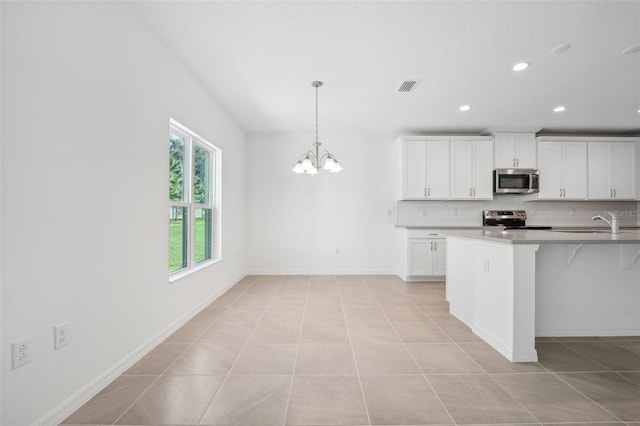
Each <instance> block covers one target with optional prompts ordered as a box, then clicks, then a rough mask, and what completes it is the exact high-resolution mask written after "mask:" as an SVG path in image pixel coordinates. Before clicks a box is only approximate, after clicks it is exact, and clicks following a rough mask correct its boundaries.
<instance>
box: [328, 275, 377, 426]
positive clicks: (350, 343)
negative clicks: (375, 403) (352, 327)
mask: <svg viewBox="0 0 640 426" xmlns="http://www.w3.org/2000/svg"><path fill="white" fill-rule="evenodd" d="M359 277H360V281H362V284H363V285H366V284H365V282H364V280H363V279H362V276H359ZM367 289H368V287H367ZM336 291H337V292H338V300H340V310H341V311H342V318H343V319H344V328H345V329H346V331H347V338H348V339H349V347H350V348H351V356H352V357H353V364H354V366H355V368H356V377H357V378H358V385H360V394H361V395H362V403H363V404H364V412H365V414H366V415H367V422H368V424H369V426H371V416H370V415H369V407H368V405H367V398H366V397H365V395H364V387H363V386H362V379H361V378H360V369H359V368H358V360H357V358H356V352H355V349H354V348H353V340H352V339H351V333H350V332H349V324H348V323H347V314H346V313H345V311H344V304H343V302H342V295H341V294H340V288H338V282H337V280H336ZM369 291H370V290H369Z"/></svg>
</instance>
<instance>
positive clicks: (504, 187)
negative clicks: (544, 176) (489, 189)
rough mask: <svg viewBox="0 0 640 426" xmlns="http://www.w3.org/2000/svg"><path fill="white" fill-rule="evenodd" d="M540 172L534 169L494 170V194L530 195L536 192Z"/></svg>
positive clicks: (538, 188)
mask: <svg viewBox="0 0 640 426" xmlns="http://www.w3.org/2000/svg"><path fill="white" fill-rule="evenodd" d="M539 176H540V172H539V171H538V170H535V169H495V170H494V171H493V193H494V194H531V193H534V192H538V191H539V190H540V187H539V179H538V178H539Z"/></svg>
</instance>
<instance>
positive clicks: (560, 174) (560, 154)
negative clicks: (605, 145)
mask: <svg viewBox="0 0 640 426" xmlns="http://www.w3.org/2000/svg"><path fill="white" fill-rule="evenodd" d="M538 169H539V170H540V192H539V193H538V199H539V200H584V199H586V198H587V144H586V142H584V141H582V142H580V141H571V142H562V141H554V140H547V139H546V138H545V140H542V141H539V142H538Z"/></svg>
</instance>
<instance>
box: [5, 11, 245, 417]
mask: <svg viewBox="0 0 640 426" xmlns="http://www.w3.org/2000/svg"><path fill="white" fill-rule="evenodd" d="M1 28H2V46H1V47H2V111H3V115H2V127H1V130H2V134H1V136H2V159H1V160H2V162H1V172H2V176H1V183H2V188H1V191H0V193H1V206H2V212H1V219H2V258H1V271H2V276H1V280H2V307H1V314H2V330H1V336H2V342H1V353H2V355H3V356H2V420H1V422H2V424H4V425H12V426H17V425H24V424H30V423H33V422H35V421H37V420H39V419H40V420H43V419H44V420H46V419H55V418H56V415H60V413H61V412H64V410H66V409H69V408H70V407H71V406H73V404H77V403H78V401H79V398H80V399H81V398H82V397H84V396H86V392H91V391H96V390H97V389H96V386H99V385H100V384H101V383H102V384H106V383H103V382H104V381H105V380H107V379H109V378H113V375H114V374H117V373H119V372H120V371H121V370H122V368H124V367H126V366H127V365H128V364H130V363H131V362H132V361H134V360H135V359H133V358H135V357H136V356H139V355H140V354H141V351H144V350H146V349H149V345H152V344H154V343H157V340H158V338H159V337H160V336H162V335H163V333H165V332H167V331H168V330H170V329H171V328H172V327H175V326H176V325H177V324H178V323H179V322H180V321H181V320H183V319H184V318H185V315H188V314H189V313H190V312H192V311H193V309H195V308H197V307H198V306H199V304H200V303H201V302H202V301H203V300H205V299H207V298H210V297H212V296H214V295H215V294H217V293H218V292H219V291H220V290H222V289H223V288H225V286H227V285H229V284H231V283H233V282H234V281H235V280H236V279H238V278H239V277H241V276H242V275H243V274H244V272H245V271H246V265H245V259H246V247H245V245H246V238H245V237H246V233H245V223H246V179H245V157H246V141H245V136H244V134H243V133H242V131H241V130H240V129H239V127H238V126H237V125H236V124H235V123H234V122H233V121H232V120H231V119H230V118H229V117H228V116H227V115H226V114H225V113H224V111H222V110H221V108H220V107H219V106H218V104H217V103H216V102H215V101H214V100H213V99H212V98H211V97H210V96H209V95H208V94H207V93H206V92H205V91H204V89H203V88H202V86H201V85H200V84H199V83H198V82H197V81H195V80H194V79H193V78H192V77H191V75H190V74H188V73H187V72H186V71H185V70H184V69H183V68H182V67H181V66H180V64H178V63H177V62H176V60H175V59H174V57H173V56H172V55H171V54H170V53H169V52H168V51H166V50H165V48H164V47H163V46H162V45H160V44H159V43H158V42H156V39H155V38H154V36H153V35H152V34H150V33H149V32H147V31H146V30H145V28H144V26H143V25H142V24H141V22H139V21H138V20H137V19H136V18H135V17H134V15H132V14H131V13H130V11H129V9H128V6H127V5H126V2H112V3H109V2H100V3H97V2H88V3H80V2H64V3H63V2H42V3H35V2H16V3H13V2H3V4H2V24H1ZM169 117H173V118H175V119H177V120H178V121H180V122H181V123H183V124H184V125H186V126H188V127H190V128H191V129H192V130H194V131H196V132H197V133H199V134H200V135H202V136H203V137H205V138H207V139H208V140H209V141H211V142H213V143H215V144H216V145H217V146H218V147H220V148H221V149H222V152H223V204H224V209H223V236H224V241H223V261H222V262H220V263H218V264H215V265H213V266H211V267H209V268H207V269H205V270H202V271H200V272H198V273H196V274H194V275H191V276H189V277H188V278H185V279H183V280H180V281H179V282H176V283H173V284H169V282H168V274H167V270H168V267H167V265H168V254H167V252H168V250H167V241H168V229H167V194H168V191H167V180H168V171H167V165H168V152H167V151H168V150H167V146H168V145H167V134H168V123H169ZM63 321H69V323H70V339H71V343H70V345H68V346H66V347H64V348H62V349H60V350H58V351H55V352H54V350H53V326H54V325H55V324H58V323H61V322H63ZM27 335H31V336H32V343H33V358H34V359H33V362H31V363H30V364H27V365H25V366H23V367H21V368H19V369H17V370H12V369H11V359H10V356H9V355H10V353H11V352H10V347H11V342H12V341H14V340H16V339H19V338H21V337H23V336H27ZM132 357H133V358H132ZM83 392H85V393H83ZM56 413H57V414H56Z"/></svg>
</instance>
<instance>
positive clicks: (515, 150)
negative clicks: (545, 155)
mask: <svg viewBox="0 0 640 426" xmlns="http://www.w3.org/2000/svg"><path fill="white" fill-rule="evenodd" d="M494 144H495V148H494V149H495V167H496V169H537V168H538V161H537V149H536V135H535V133H519V132H518V133H516V132H497V133H494Z"/></svg>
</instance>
